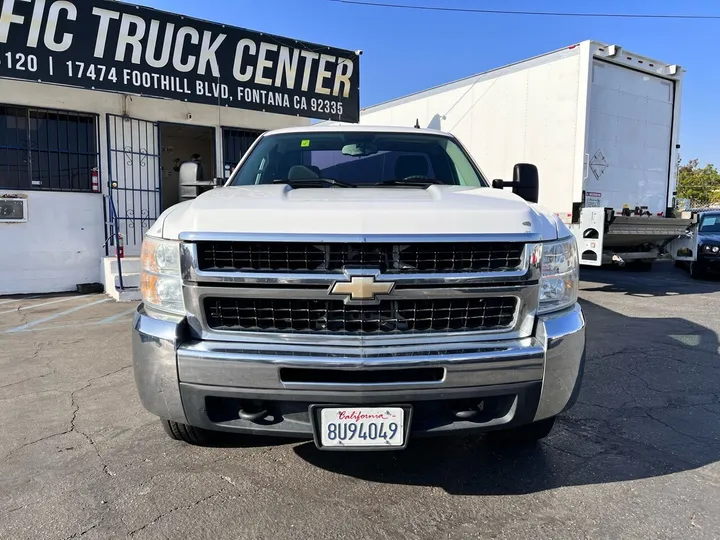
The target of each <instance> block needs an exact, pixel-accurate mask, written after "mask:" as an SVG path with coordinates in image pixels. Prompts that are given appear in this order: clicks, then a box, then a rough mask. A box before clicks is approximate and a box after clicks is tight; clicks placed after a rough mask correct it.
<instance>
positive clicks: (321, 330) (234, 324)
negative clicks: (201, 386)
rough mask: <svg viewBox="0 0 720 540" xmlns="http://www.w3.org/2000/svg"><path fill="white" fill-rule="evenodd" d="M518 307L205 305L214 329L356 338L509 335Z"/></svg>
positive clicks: (487, 301) (448, 302)
mask: <svg viewBox="0 0 720 540" xmlns="http://www.w3.org/2000/svg"><path fill="white" fill-rule="evenodd" d="M516 307H517V298H516V297H514V296H507V297H505V296H502V297H487V298H467V299H442V300H440V299H433V300H385V301H381V302H380V303H379V304H374V305H362V306H361V305H346V304H345V303H343V301H342V300H293V299H282V300H278V299H266V298H262V299H258V298H213V297H207V298H205V300H204V310H205V318H206V321H207V324H208V326H209V327H210V328H212V329H214V330H229V331H233V330H234V331H246V332H247V331H250V332H304V333H318V334H355V335H357V334H376V335H377V334H381V335H382V334H392V333H423V332H458V331H465V330H467V331H478V330H503V329H507V328H509V327H510V326H511V325H512V324H513V321H514V319H515V311H516Z"/></svg>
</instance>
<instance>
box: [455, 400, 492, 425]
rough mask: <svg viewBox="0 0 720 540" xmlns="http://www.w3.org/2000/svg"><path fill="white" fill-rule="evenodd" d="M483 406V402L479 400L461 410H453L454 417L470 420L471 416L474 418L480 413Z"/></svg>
mask: <svg viewBox="0 0 720 540" xmlns="http://www.w3.org/2000/svg"><path fill="white" fill-rule="evenodd" d="M484 408H485V402H484V401H481V402H480V403H478V404H477V405H475V406H474V407H472V408H468V409H465V410H462V411H455V418H460V419H461V420H470V419H471V418H475V417H476V416H477V415H478V414H479V413H481V412H482V410H483V409H484Z"/></svg>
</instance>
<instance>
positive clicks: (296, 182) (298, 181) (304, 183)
mask: <svg viewBox="0 0 720 540" xmlns="http://www.w3.org/2000/svg"><path fill="white" fill-rule="evenodd" d="M272 183H273V184H289V185H291V186H293V187H295V186H297V187H311V186H313V185H317V184H329V185H331V186H338V187H345V188H354V187H357V186H356V185H354V184H346V183H345V182H341V181H339V180H334V179H333V178H294V179H293V180H289V179H287V178H276V179H275V180H273V181H272Z"/></svg>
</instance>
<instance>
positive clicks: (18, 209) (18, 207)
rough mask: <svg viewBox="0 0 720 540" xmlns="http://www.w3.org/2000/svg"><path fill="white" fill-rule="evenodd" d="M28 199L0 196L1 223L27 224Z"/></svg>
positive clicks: (15, 196)
mask: <svg viewBox="0 0 720 540" xmlns="http://www.w3.org/2000/svg"><path fill="white" fill-rule="evenodd" d="M27 202H28V201H27V199H26V198H25V197H18V196H17V195H0V223H25V222H27V220H28V218H27V216H28V213H27Z"/></svg>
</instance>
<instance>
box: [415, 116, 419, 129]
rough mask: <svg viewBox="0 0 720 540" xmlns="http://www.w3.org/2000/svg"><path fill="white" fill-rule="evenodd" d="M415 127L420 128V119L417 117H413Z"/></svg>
mask: <svg viewBox="0 0 720 540" xmlns="http://www.w3.org/2000/svg"><path fill="white" fill-rule="evenodd" d="M415 129H420V120H419V119H418V118H416V119H415Z"/></svg>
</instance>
